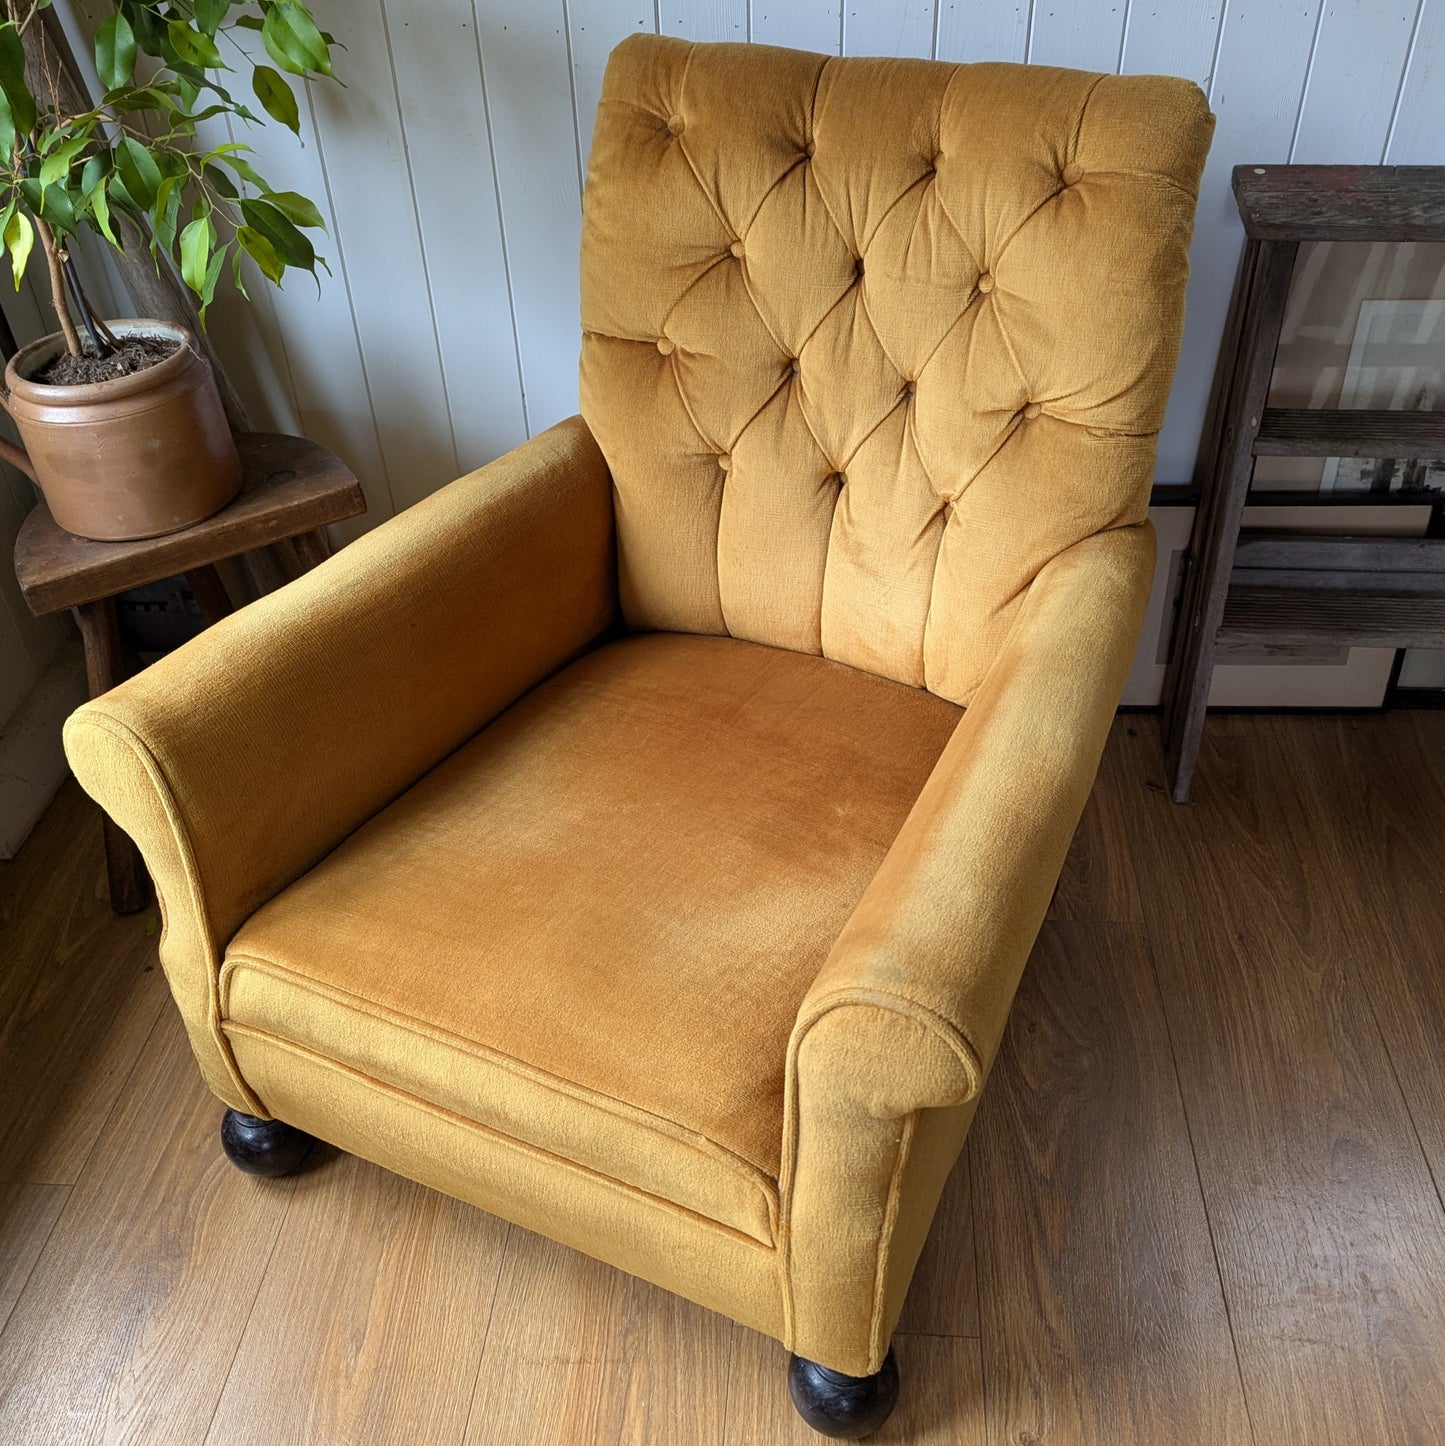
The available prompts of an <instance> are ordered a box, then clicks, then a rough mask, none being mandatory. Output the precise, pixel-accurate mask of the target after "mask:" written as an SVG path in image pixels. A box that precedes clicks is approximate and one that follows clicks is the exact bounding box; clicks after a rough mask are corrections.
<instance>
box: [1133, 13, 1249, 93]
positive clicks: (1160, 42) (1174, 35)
mask: <svg viewBox="0 0 1445 1446" xmlns="http://www.w3.org/2000/svg"><path fill="white" fill-rule="evenodd" d="M1223 14H1224V10H1223V0H1174V3H1173V4H1170V5H1161V4H1159V3H1158V0H1149V3H1144V0H1134V4H1132V5H1131V6H1130V9H1129V23H1128V27H1127V29H1126V31H1125V35H1124V59H1123V63H1122V64H1121V65H1120V67H1119V69H1120V72H1121V73H1122V74H1124V75H1182V76H1184V77H1185V78H1186V79H1188V80H1192V81H1193V82H1194V83H1195V84H1196V85H1199V86H1202V87H1203V88H1204V89H1205V90H1206V91H1207V90H1208V89H1209V82H1210V81H1211V79H1212V78H1213V72H1214V51H1215V47H1216V45H1217V44H1218V41H1219V22H1220V19H1221V17H1222V16H1223Z"/></svg>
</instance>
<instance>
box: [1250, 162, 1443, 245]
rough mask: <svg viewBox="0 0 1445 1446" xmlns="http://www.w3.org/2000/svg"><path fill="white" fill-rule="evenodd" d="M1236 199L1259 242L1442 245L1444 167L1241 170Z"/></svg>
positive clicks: (1280, 167) (1310, 167) (1264, 167)
mask: <svg viewBox="0 0 1445 1446" xmlns="http://www.w3.org/2000/svg"><path fill="white" fill-rule="evenodd" d="M1234 197H1235V200H1236V201H1237V202H1238V203H1239V214H1240V218H1241V219H1242V220H1243V222H1244V230H1245V234H1246V235H1248V236H1250V237H1251V238H1253V239H1254V240H1257V241H1289V242H1295V241H1438V240H1439V239H1440V236H1441V233H1442V231H1445V166H1236V167H1235V168H1234Z"/></svg>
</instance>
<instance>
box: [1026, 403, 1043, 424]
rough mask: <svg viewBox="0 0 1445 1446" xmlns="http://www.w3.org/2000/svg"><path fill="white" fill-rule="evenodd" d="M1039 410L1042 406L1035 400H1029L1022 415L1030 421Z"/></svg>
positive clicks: (1041, 409)
mask: <svg viewBox="0 0 1445 1446" xmlns="http://www.w3.org/2000/svg"><path fill="white" fill-rule="evenodd" d="M1041 411H1043V408H1042V407H1041V406H1040V405H1039V404H1038V403H1037V402H1030V403H1029V404H1028V406H1026V407H1025V408H1024V416H1026V417H1027V418H1028V419H1029V421H1031V422H1032V421H1033V419H1034V418H1035V417H1037V416H1038V414H1039V413H1040V412H1041Z"/></svg>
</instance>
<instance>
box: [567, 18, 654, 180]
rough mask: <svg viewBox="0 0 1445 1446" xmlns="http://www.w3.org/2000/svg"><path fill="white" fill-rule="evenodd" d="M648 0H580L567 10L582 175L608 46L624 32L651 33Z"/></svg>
mask: <svg viewBox="0 0 1445 1446" xmlns="http://www.w3.org/2000/svg"><path fill="white" fill-rule="evenodd" d="M654 19H655V17H654V14H653V9H652V0H584V3H581V4H574V5H572V6H571V7H570V9H569V10H568V12H567V35H568V49H569V50H570V51H571V55H572V96H573V104H574V105H575V106H576V108H577V145H578V149H579V152H580V154H581V156H582V174H583V176H584V177H585V176H586V174H587V156H588V154H589V153H590V152H591V150H592V125H593V122H594V121H595V120H596V119H597V102H598V100H599V99H600V98H601V95H602V73H603V71H605V70H606V69H607V57H608V56H609V55H610V54H611V53H612V47H613V46H614V45H616V44H617V42H618V41H619V40H622V39H623V38H624V37H626V36H628V35H635V34H637V33H639V32H642V33H644V34H651V33H653V32H654V30H655V29H656V27H655V25H654Z"/></svg>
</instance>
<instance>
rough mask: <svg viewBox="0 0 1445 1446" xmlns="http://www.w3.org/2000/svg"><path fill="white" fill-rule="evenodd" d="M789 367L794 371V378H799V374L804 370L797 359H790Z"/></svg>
mask: <svg viewBox="0 0 1445 1446" xmlns="http://www.w3.org/2000/svg"><path fill="white" fill-rule="evenodd" d="M788 365H789V366H790V367H791V368H792V369H793V375H794V376H797V375H798V373H799V372H800V371H802V370H803V364H802V362H800V361H799V360H798V359H797V357H790V358H789V359H788Z"/></svg>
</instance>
